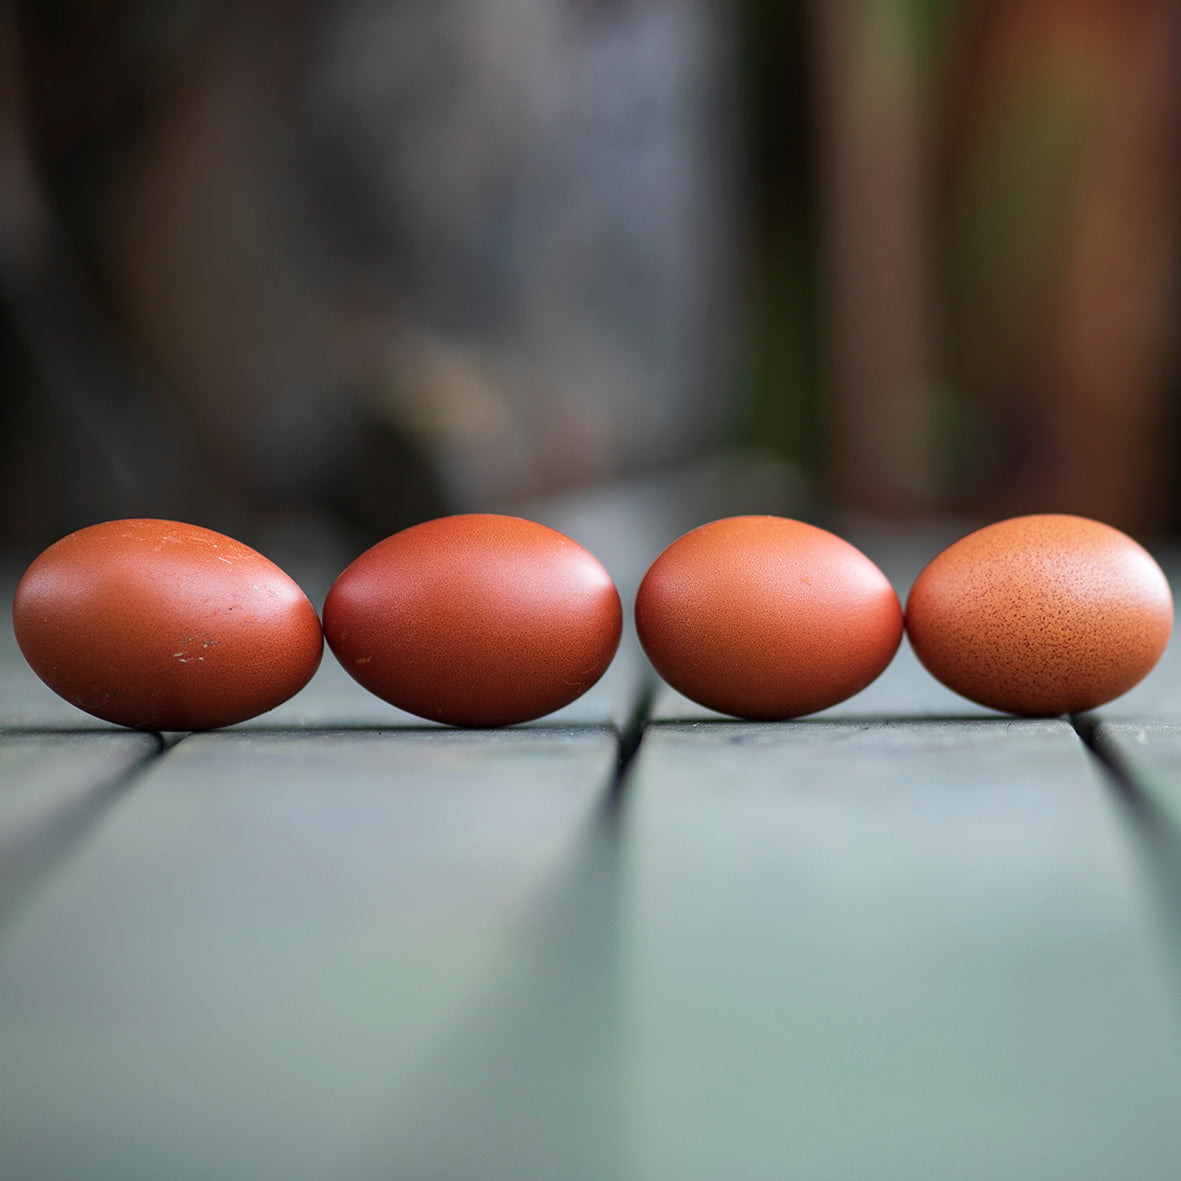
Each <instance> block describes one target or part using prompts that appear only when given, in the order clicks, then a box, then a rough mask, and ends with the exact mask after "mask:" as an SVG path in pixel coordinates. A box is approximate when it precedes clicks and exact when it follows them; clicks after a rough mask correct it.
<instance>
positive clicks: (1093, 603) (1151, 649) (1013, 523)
mask: <svg viewBox="0 0 1181 1181" xmlns="http://www.w3.org/2000/svg"><path fill="white" fill-rule="evenodd" d="M1172 627H1173V600H1172V596H1171V595H1170V593H1169V584H1168V582H1167V581H1166V580H1165V576H1164V574H1163V572H1162V571H1161V568H1160V567H1159V566H1158V565H1157V564H1156V562H1155V561H1154V560H1153V558H1152V556H1151V555H1150V554H1149V553H1147V551H1145V550H1144V549H1142V548H1141V547H1140V546H1139V545H1137V544H1136V542H1134V541H1133V540H1132V539H1131V538H1130V537H1128V536H1126V535H1125V534H1123V533H1121V532H1120V531H1119V530H1118V529H1113V528H1112V527H1111V526H1110V525H1104V524H1101V523H1100V522H1098V521H1090V520H1087V519H1086V518H1083V517H1072V516H1061V515H1054V514H1050V515H1043V516H1030V517H1016V518H1014V519H1012V520H1008V521H1000V522H998V523H997V524H995V525H989V526H987V527H986V528H984V529H979V530H977V531H976V532H975V533H970V534H968V536H967V537H963V538H961V539H960V540H959V541H957V542H955V544H954V545H951V546H949V547H948V548H947V549H945V550H944V551H943V552H942V553H941V554H939V555H938V556H937V557H936V558H935V559H934V560H933V561H932V562H931V563H930V564H929V565H928V566H927V567H926V569H924V570H923V572H922V573H921V574H920V575H919V577H918V578H917V579H916V581H915V584H914V587H913V588H912V589H911V592H910V597H909V599H908V600H907V604H906V628H907V632H908V634H909V636H910V642H911V644H912V646H913V647H914V650H915V652H916V654H917V655H918V658H919V660H921V661H922V663H923V664H924V665H925V666H926V668H927V669H928V670H929V671H930V672H931V673H932V674H933V675H934V676H935V677H937V678H938V679H939V680H940V681H942V682H943V684H945V685H946V686H947V687H948V688H949V689H954V690H955V692H957V693H960V694H962V695H963V696H964V697H967V698H969V699H970V700H972V701H975V702H978V703H979V704H980V705H986V706H989V707H990V708H992V709H999V710H1004V711H1006V712H1008V713H1015V714H1026V715H1030V716H1054V715H1057V714H1067V713H1077V712H1079V711H1082V710H1087V709H1094V708H1095V707H1096V706H1099V705H1103V704H1104V703H1105V702H1107V701H1110V700H1111V699H1112V698H1114V697H1118V696H1119V695H1120V694H1121V693H1124V692H1126V691H1127V690H1128V689H1130V688H1131V687H1132V686H1133V685H1135V684H1136V682H1137V681H1139V680H1141V679H1142V678H1143V677H1144V676H1145V675H1146V674H1147V673H1148V672H1149V670H1150V669H1151V668H1152V667H1153V665H1155V664H1156V662H1157V661H1158V660H1159V659H1160V657H1161V654H1162V653H1163V652H1164V650H1165V646H1166V644H1167V643H1168V641H1169V634H1170V632H1171V631H1172Z"/></svg>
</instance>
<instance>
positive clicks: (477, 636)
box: [324, 513, 623, 726]
mask: <svg viewBox="0 0 1181 1181" xmlns="http://www.w3.org/2000/svg"><path fill="white" fill-rule="evenodd" d="M622 624H623V612H622V609H621V607H620V604H619V593H618V592H617V591H616V589H615V584H614V583H613V582H612V581H611V578H610V576H609V575H608V574H607V571H606V570H604V569H603V567H602V566H601V565H600V564H599V562H598V561H597V560H596V559H595V558H594V557H593V556H592V555H591V554H589V553H588V552H587V551H586V550H585V549H583V548H582V546H580V545H578V544H577V543H576V542H574V541H571V540H570V538H568V537H566V536H564V535H563V534H561V533H558V532H557V531H556V530H554V529H550V528H548V527H547V526H545V525H540V524H538V523H537V522H536V521H525V520H522V519H520V518H519V517H504V516H498V515H495V514H490V513H474V514H469V515H464V516H456V517H443V518H441V519H439V520H436V521H427V522H425V523H424V524H421V525H415V526H413V527H411V528H409V529H404V530H403V531H402V532H400V533H395V534H394V535H393V536H392V537H387V538H386V539H385V540H384V541H381V542H378V544H377V545H375V546H374V547H373V548H372V549H370V550H367V551H366V552H365V553H363V554H362V555H361V556H360V557H359V558H357V560H356V561H355V562H353V563H352V564H351V565H350V566H349V567H348V568H347V569H345V570H344V572H343V573H342V574H341V575H340V577H339V578H338V579H337V580H336V582H335V583H334V584H333V587H332V589H331V590H330V591H329V592H328V598H327V599H326V600H325V602H324V633H325V636H326V637H327V640H328V645H329V647H330V648H331V649H332V651H333V652H334V653H335V654H336V658H337V659H338V660H339V661H340V663H341V664H342V665H343V666H344V667H345V668H346V669H347V670H348V672H349V673H351V674H352V676H353V677H355V678H356V680H358V681H359V682H360V683H361V684H362V685H364V686H365V688H366V689H368V690H369V691H370V692H371V693H375V694H376V695H377V696H378V697H380V698H382V699H383V700H385V701H388V702H389V703H390V704H391V705H396V706H397V707H398V708H399V709H404V710H406V711H407V712H409V713H412V714H417V715H418V716H419V717H421V718H429V719H431V720H432V721H438V722H447V723H449V724H451V725H453V726H507V725H511V724H513V723H515V722H526V721H529V720H530V719H532V718H539V717H541V716H542V715H544V714H547V713H551V712H552V711H553V710H555V709H559V708H561V707H562V706H563V705H568V704H569V703H570V702H571V701H573V700H574V699H575V698H576V697H579V696H581V695H582V694H583V693H584V692H586V690H587V689H589V688H590V687H591V685H593V684H594V683H595V682H596V681H597V680H598V679H599V677H601V676H602V675H603V673H604V672H605V671H606V669H607V666H608V665H609V664H610V663H611V658H612V657H613V656H614V655H615V649H616V648H617V647H618V645H619V636H620V632H621V630H622Z"/></svg>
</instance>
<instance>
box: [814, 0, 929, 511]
mask: <svg viewBox="0 0 1181 1181" xmlns="http://www.w3.org/2000/svg"><path fill="white" fill-rule="evenodd" d="M811 19H812V33H813V39H814V45H815V52H814V55H813V56H814V60H815V62H816V122H817V127H818V133H819V134H818V142H819V145H820V156H821V158H820V161H819V164H820V192H821V216H820V224H821V228H822V232H823V233H824V235H825V242H824V249H823V252H822V259H823V263H824V266H823V273H824V274H825V276H826V280H827V284H828V288H827V290H825V291H823V292H822V299H824V300H826V303H827V307H826V313H827V314H826V316H825V320H826V322H827V323H828V324H829V326H830V330H829V337H828V340H827V347H828V355H829V361H828V365H827V370H828V373H829V375H830V377H829V383H828V385H829V388H828V391H827V393H828V406H829V413H828V435H829V462H828V469H829V481H830V491H831V493H832V494H833V495H834V496H835V498H836V499H837V501H838V502H839V503H841V504H842V505H845V506H848V507H852V508H857V509H863V510H869V511H873V512H882V513H891V514H905V513H907V512H910V511H913V510H916V509H919V508H921V507H923V506H924V505H925V504H927V503H928V501H929V498H930V495H931V492H932V482H933V469H934V464H933V462H932V456H931V454H930V449H929V442H928V440H929V431H930V422H929V417H930V414H929V408H928V399H929V394H930V380H929V365H928V353H929V348H928V340H929V326H928V314H927V292H926V265H925V254H926V242H925V234H924V214H923V209H924V196H923V182H922V175H923V151H922V144H923V133H922V127H921V120H920V116H919V110H920V104H919V101H918V94H917V89H918V87H917V71H916V63H915V60H914V58H915V53H914V49H915V47H914V43H913V39H912V29H911V28H910V26H909V23H908V21H909V17H908V8H907V6H906V5H905V4H904V3H902V2H901V0H812V5H811Z"/></svg>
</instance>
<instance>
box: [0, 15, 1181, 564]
mask: <svg viewBox="0 0 1181 1181" xmlns="http://www.w3.org/2000/svg"><path fill="white" fill-rule="evenodd" d="M1179 11H1181V5H1179V4H1178V3H1177V0H812V2H811V3H810V4H807V5H795V4H786V5H784V4H779V3H775V2H774V0H744V2H743V3H741V4H733V5H728V4H723V3H721V0H405V2H403V3H399V4H388V3H379V2H377V0H343V2H340V3H329V2H328V0H297V2H295V3H282V4H281V3H278V0H246V2H243V3H233V4H231V3H228V2H224V3H223V2H219V0H153V2H152V3H147V2H146V0H104V2H103V3H101V4H95V3H86V4H83V3H81V2H79V0H49V2H46V0H39V2H37V3H32V2H31V0H0V58H2V60H0V381H2V387H0V388H2V396H0V416H2V418H0V432H2V433H0V451H2V456H0V540H3V541H5V542H6V543H8V544H12V543H18V544H21V545H29V544H33V543H35V542H38V541H48V540H50V539H52V537H54V536H56V535H58V534H60V533H61V532H63V531H65V530H66V529H68V528H72V527H76V526H77V525H80V524H85V523H87V522H88V521H92V520H96V519H100V518H102V517H111V516H117V515H130V514H144V515H161V516H163V515H171V516H181V517H187V518H188V519H191V520H195V521H199V522H201V523H203V524H207V525H212V526H214V527H221V528H224V529H227V530H228V531H230V532H234V531H241V530H243V529H246V530H247V532H249V530H250V528H251V527H252V523H257V522H258V521H260V520H263V521H270V522H274V521H276V520H279V521H282V520H285V519H290V520H292V521H294V522H296V523H297V524H298V523H305V524H309V525H310V526H311V527H313V528H315V527H321V526H322V527H323V528H324V529H326V530H329V531H332V530H336V531H342V530H343V531H344V532H346V533H347V534H348V535H349V536H350V537H356V538H357V539H358V540H365V539H367V540H373V539H376V537H378V536H380V535H382V534H383V533H384V532H388V531H390V530H391V529H393V528H396V527H398V526H399V525H402V524H406V523H409V522H410V521H412V520H417V519H421V518H423V517H426V516H429V515H433V514H435V513H440V512H445V511H449V510H458V509H468V508H511V507H512V506H514V505H517V504H520V503H522V501H523V500H525V499H526V498H528V497H530V496H535V495H537V494H539V493H544V492H549V491H553V490H558V489H567V488H573V487H578V486H580V485H582V484H586V483H590V482H594V481H597V480H603V479H608V478H611V477H614V476H618V475H621V474H626V473H629V472H635V471H644V470H648V469H652V468H656V467H659V466H660V465H663V464H667V463H671V462H677V461H680V460H684V459H687V458H691V457H693V456H695V455H698V454H701V453H703V452H708V451H710V450H711V449H715V448H717V447H720V446H724V445H726V444H729V443H733V442H739V443H743V444H746V445H753V446H756V447H759V448H762V449H765V450H769V451H771V452H773V453H774V454H777V455H779V456H782V457H785V458H787V459H788V460H790V461H791V462H793V463H794V464H796V465H797V466H798V467H799V468H800V469H801V470H802V471H803V472H805V473H806V474H807V475H808V477H810V479H811V482H812V484H813V485H814V487H815V488H816V489H817V490H818V492H819V493H820V495H821V496H822V497H823V498H825V499H827V500H828V501H829V502H832V503H836V504H842V505H846V506H851V507H854V508H858V509H864V510H869V511H872V512H877V513H883V514H894V515H901V516H904V517H905V516H908V515H916V514H923V513H929V512H935V511H938V512H942V511H957V512H968V513H972V514H975V515H978V516H991V517H997V516H1001V515H1005V514H1008V513H1014V512H1021V511H1040V510H1064V511H1074V512H1081V513H1087V514H1090V515H1094V516H1097V517H1101V518H1103V519H1106V520H1109V521H1112V522H1113V523H1116V524H1120V525H1123V526H1125V527H1128V528H1130V529H1132V530H1134V531H1137V532H1141V533H1143V532H1146V531H1155V530H1160V529H1163V528H1175V527H1176V525H1177V523H1178V516H1179V509H1181V504H1179V502H1178V498H1177V496H1176V494H1175V493H1174V492H1173V488H1174V486H1175V485H1176V481H1175V480H1174V479H1173V478H1172V469H1173V467H1174V466H1175V464H1176V459H1177V454H1178V451H1179V447H1178V442H1177V439H1178V430H1177V425H1178V424H1177V421H1176V414H1175V407H1176V404H1177V397H1176V395H1177V392H1178V377H1177V374H1178V355H1177V354H1178V349H1177V341H1178V332H1177V324H1178V312H1177V291H1178V284H1177V275H1178V270H1179V267H1178V257H1179V247H1178V209H1179V202H1178V196H1179V186H1178V169H1179V163H1178V148H1177V145H1178V142H1179V138H1181V137H1179V136H1178V126H1177V120H1178V109H1179V105H1181V104H1179V103H1178V81H1177V79H1178V77H1179V71H1178V68H1177V67H1178V64H1179V63H1178V44H1179V42H1181V37H1179V35H1178V20H1179ZM767 508H768V511H782V510H784V509H785V508H790V506H784V505H780V504H775V505H768V506H767Z"/></svg>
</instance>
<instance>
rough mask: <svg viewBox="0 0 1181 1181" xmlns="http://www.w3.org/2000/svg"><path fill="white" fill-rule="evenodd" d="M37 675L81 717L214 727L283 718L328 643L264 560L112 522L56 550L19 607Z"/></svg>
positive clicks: (194, 530)
mask: <svg viewBox="0 0 1181 1181" xmlns="http://www.w3.org/2000/svg"><path fill="white" fill-rule="evenodd" d="M12 620H13V628H14V630H15V632H16V639H17V643H18V644H19V645H20V648H21V651H22V652H23V653H24V655H25V659H27V660H28V662H29V664H30V665H31V666H32V668H33V671H34V672H35V673H36V674H37V675H38V676H39V677H40V678H41V679H42V680H43V681H44V682H45V683H46V684H47V685H48V686H49V687H50V688H51V689H53V690H54V692H56V693H59V694H60V695H61V696H62V697H64V698H65V699H66V700H67V701H69V702H71V703H72V704H74V705H76V706H77V707H78V708H79V709H82V710H85V711H86V712H87V713H90V714H93V715H94V716H95V717H99V718H103V719H104V720H105V721H108V722H116V723H118V724H119V725H121V726H134V727H137V728H141V729H152V730H207V729H211V728H213V727H215V726H228V725H231V724H232V723H234V722H241V721H245V720H246V719H247V718H251V717H254V716H255V715H257V714H260V713H264V712H265V711H266V710H269V709H273V708H274V707H275V706H276V705H279V704H281V703H282V702H284V701H286V700H287V698H289V697H290V696H292V694H294V693H296V692H297V691H298V690H300V689H302V688H303V686H304V685H306V684H307V682H308V681H309V680H310V679H311V676H312V674H313V673H314V672H315V671H316V668H317V666H318V665H319V663H320V656H321V654H322V652H323V647H324V644H323V636H322V633H321V630H320V621H319V619H318V617H317V616H316V611H315V608H314V607H313V606H312V605H311V603H310V602H308V599H307V596H306V595H304V593H303V591H301V590H300V589H299V587H298V586H296V584H295V583H294V582H293V581H292V580H291V579H290V578H289V577H288V576H287V575H286V574H285V573H284V572H283V571H282V570H280V569H279V567H278V566H276V565H275V564H274V563H273V562H270V561H268V560H267V559H266V558H264V557H263V556H262V555H261V554H259V553H257V552H255V551H254V550H252V549H250V548H249V547H248V546H245V545H242V544H241V543H240V542H237V541H234V540H233V539H232V538H230V537H225V536H224V535H222V534H220V533H214V532H213V531H212V530H209V529H202V528H201V527H200V526H197V525H184V524H180V523H179V522H177V521H156V520H129V521H107V522H105V523H104V524H101V525H91V526H90V527H89V528H87V529H80V530H79V531H78V532H77V533H71V534H70V535H69V536H68V537H63V538H62V539H61V540H60V541H57V542H55V543H54V544H53V545H51V546H50V547H49V548H48V549H47V550H46V551H45V552H44V553H42V554H41V555H40V556H39V557H38V558H37V559H36V560H35V561H34V562H33V563H32V565H31V566H30V567H29V568H28V570H27V571H26V572H25V574H24V577H23V578H22V579H21V581H20V583H19V585H18V586H17V590H16V597H15V599H14V600H13V605H12Z"/></svg>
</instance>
